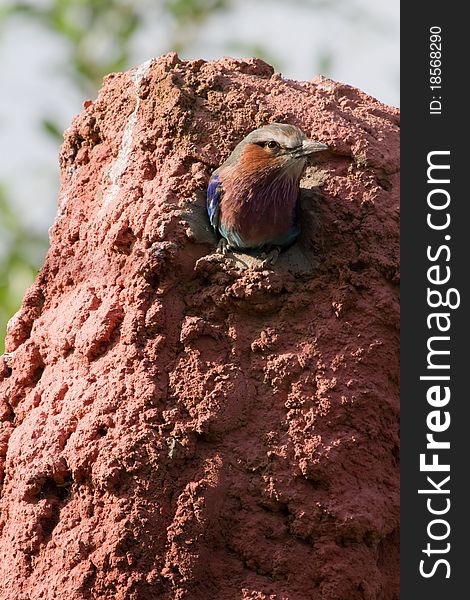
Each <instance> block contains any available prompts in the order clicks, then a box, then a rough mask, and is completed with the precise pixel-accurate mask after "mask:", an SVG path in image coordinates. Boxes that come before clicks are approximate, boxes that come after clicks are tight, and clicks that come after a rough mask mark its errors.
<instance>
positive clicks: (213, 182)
mask: <svg viewBox="0 0 470 600" xmlns="http://www.w3.org/2000/svg"><path fill="white" fill-rule="evenodd" d="M222 193H223V189H222V184H221V183H220V181H219V176H218V175H212V177H211V179H210V181H209V186H208V188H207V203H206V204H207V214H208V215H209V221H210V222H211V225H212V227H213V228H214V229H215V230H217V229H218V227H219V220H220V200H221V198H222Z"/></svg>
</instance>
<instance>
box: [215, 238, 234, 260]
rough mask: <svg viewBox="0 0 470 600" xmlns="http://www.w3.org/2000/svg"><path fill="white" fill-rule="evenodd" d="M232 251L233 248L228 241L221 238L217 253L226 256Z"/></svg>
mask: <svg viewBox="0 0 470 600" xmlns="http://www.w3.org/2000/svg"><path fill="white" fill-rule="evenodd" d="M230 250H231V248H230V246H229V243H228V242H227V240H226V239H225V238H220V240H219V243H218V244H217V249H216V253H217V254H222V255H223V256H225V255H226V254H228V252H230Z"/></svg>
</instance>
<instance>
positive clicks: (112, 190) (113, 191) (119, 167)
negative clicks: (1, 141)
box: [99, 60, 152, 217]
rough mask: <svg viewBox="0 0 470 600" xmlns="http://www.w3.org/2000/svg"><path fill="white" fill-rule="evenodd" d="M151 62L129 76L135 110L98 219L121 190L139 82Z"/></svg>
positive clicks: (135, 119)
mask: <svg viewBox="0 0 470 600" xmlns="http://www.w3.org/2000/svg"><path fill="white" fill-rule="evenodd" d="M151 62H152V61H151V60H148V61H146V62H144V63H142V64H141V65H139V66H138V67H136V68H135V70H134V71H133V72H132V73H131V74H130V79H131V80H132V82H133V84H134V99H135V108H134V110H133V112H132V113H131V115H130V117H129V120H128V121H127V123H126V126H125V127H124V132H123V134H122V140H121V147H120V149H119V154H118V155H117V157H116V160H115V161H114V162H113V163H112V165H111V167H110V168H109V171H108V174H107V176H108V178H109V181H110V187H109V188H108V189H107V190H106V192H105V193H104V195H103V200H102V206H101V209H100V212H99V216H100V217H102V216H103V215H104V214H105V213H106V210H107V208H108V206H109V205H110V204H111V202H113V200H115V199H116V197H117V195H118V194H119V191H120V189H121V185H120V179H121V175H122V174H123V173H124V170H125V169H126V167H127V165H128V163H129V157H130V155H131V151H132V134H133V132H134V128H135V125H136V123H137V115H138V113H139V107H140V96H139V87H140V82H141V81H142V79H143V78H144V77H145V75H146V73H147V72H148V69H149V66H150V63H151Z"/></svg>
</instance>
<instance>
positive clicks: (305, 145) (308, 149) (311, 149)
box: [299, 140, 328, 156]
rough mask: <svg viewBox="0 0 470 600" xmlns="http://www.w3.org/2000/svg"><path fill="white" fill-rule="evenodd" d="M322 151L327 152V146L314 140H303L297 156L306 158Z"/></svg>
mask: <svg viewBox="0 0 470 600" xmlns="http://www.w3.org/2000/svg"><path fill="white" fill-rule="evenodd" d="M322 150H328V146H327V145H326V144H322V143H321V142H316V141H315V140H304V141H303V142H302V146H301V147H300V148H299V156H308V155H309V154H314V153H315V152H321V151H322Z"/></svg>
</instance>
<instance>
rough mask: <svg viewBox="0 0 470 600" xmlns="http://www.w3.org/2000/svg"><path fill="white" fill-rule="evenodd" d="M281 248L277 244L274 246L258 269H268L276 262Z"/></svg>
mask: <svg viewBox="0 0 470 600" xmlns="http://www.w3.org/2000/svg"><path fill="white" fill-rule="evenodd" d="M280 252H281V249H280V248H278V247H277V246H276V247H274V248H272V250H270V251H269V252H268V253H267V254H266V255H265V258H264V259H263V260H262V261H261V263H260V264H259V266H258V267H257V269H256V270H257V271H262V270H263V269H267V268H269V267H272V266H273V265H275V264H276V262H277V259H278V258H279V254H280Z"/></svg>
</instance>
